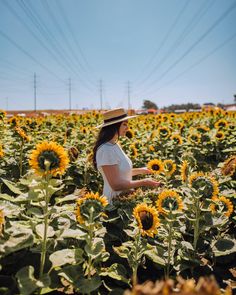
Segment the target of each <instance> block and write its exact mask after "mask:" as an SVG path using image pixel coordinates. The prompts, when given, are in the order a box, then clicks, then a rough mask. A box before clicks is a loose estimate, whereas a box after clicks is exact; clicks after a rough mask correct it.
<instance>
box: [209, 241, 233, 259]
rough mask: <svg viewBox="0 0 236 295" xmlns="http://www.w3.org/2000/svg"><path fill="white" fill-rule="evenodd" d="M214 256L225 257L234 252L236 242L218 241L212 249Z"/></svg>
mask: <svg viewBox="0 0 236 295" xmlns="http://www.w3.org/2000/svg"><path fill="white" fill-rule="evenodd" d="M213 252H214V254H215V256H225V255H228V254H231V253H235V252H236V241H235V239H229V238H228V239H227V238H224V239H220V240H218V241H217V242H216V243H215V244H214V247H213Z"/></svg>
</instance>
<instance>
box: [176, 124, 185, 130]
mask: <svg viewBox="0 0 236 295" xmlns="http://www.w3.org/2000/svg"><path fill="white" fill-rule="evenodd" d="M176 126H177V128H178V130H180V132H181V131H182V130H183V128H184V124H183V123H182V122H177V123H176Z"/></svg>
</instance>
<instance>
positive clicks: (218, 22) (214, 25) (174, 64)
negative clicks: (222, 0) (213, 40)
mask: <svg viewBox="0 0 236 295" xmlns="http://www.w3.org/2000/svg"><path fill="white" fill-rule="evenodd" d="M235 8H236V2H234V3H233V4H232V5H231V6H230V7H229V8H228V9H227V10H226V11H225V12H224V13H223V14H222V15H221V16H220V17H219V18H218V19H217V20H216V21H215V22H214V23H213V24H212V25H211V26H210V27H209V28H208V29H207V30H206V31H205V33H203V34H202V35H201V37H200V38H198V39H197V40H196V41H195V42H194V43H193V44H192V45H191V46H190V47H189V48H188V49H187V50H186V51H185V52H184V53H183V54H182V55H181V56H180V57H179V58H178V59H177V60H176V61H175V62H174V63H173V64H172V65H171V66H169V67H168V69H167V70H166V71H164V73H163V74H162V75H160V76H159V78H158V79H156V80H154V81H153V82H151V83H150V84H149V87H148V88H150V87H151V86H152V85H153V84H156V83H157V82H159V81H160V80H161V79H163V77H165V76H166V75H167V74H168V73H169V72H170V71H171V70H172V69H173V68H174V67H175V66H176V65H177V64H179V63H180V62H181V61H182V60H183V59H184V58H185V57H186V56H187V55H188V54H189V53H190V52H191V51H192V50H193V49H194V47H196V46H197V45H198V44H199V43H200V42H201V41H202V40H203V39H205V38H206V36H207V35H208V34H209V33H210V32H211V31H212V30H213V29H214V28H215V27H216V26H218V25H219V24H220V23H221V22H222V21H223V20H224V19H225V18H226V16H227V15H228V14H229V13H231V12H232V11H233V10H234V9H235ZM143 92H144V91H142V92H141V93H143Z"/></svg>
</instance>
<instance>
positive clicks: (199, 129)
mask: <svg viewBox="0 0 236 295" xmlns="http://www.w3.org/2000/svg"><path fill="white" fill-rule="evenodd" d="M196 129H197V131H199V132H200V133H206V132H208V131H210V128H209V127H207V126H205V125H200V126H197V127H196Z"/></svg>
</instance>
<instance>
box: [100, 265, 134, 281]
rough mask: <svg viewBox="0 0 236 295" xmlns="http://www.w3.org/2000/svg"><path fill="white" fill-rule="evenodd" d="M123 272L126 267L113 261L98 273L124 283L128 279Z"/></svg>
mask: <svg viewBox="0 0 236 295" xmlns="http://www.w3.org/2000/svg"><path fill="white" fill-rule="evenodd" d="M124 274H126V269H125V267H124V266H123V265H121V264H118V263H114V264H112V265H111V266H110V267H108V268H103V269H102V272H100V273H99V275H100V276H104V277H106V276H108V277H110V278H112V279H115V280H118V281H122V282H124V283H127V284H128V283H129V279H127V278H126V277H124Z"/></svg>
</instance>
